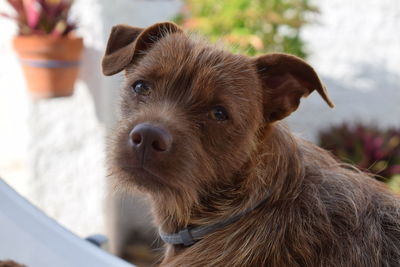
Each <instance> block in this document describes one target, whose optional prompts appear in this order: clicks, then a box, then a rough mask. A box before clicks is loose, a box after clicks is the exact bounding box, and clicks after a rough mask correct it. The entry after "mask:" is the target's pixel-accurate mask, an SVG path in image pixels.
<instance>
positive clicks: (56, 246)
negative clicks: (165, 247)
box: [0, 178, 134, 267]
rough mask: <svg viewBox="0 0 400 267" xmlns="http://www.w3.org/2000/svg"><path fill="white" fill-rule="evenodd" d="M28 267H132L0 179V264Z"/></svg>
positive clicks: (132, 266)
mask: <svg viewBox="0 0 400 267" xmlns="http://www.w3.org/2000/svg"><path fill="white" fill-rule="evenodd" d="M7 259H10V260H14V261H16V262H18V263H21V264H24V265H26V266H29V267H55V266H57V267H103V266H104V267H134V265H132V264H129V263H127V262H126V261H123V260H122V259H119V258H117V257H115V256H113V255H111V254H109V253H107V252H106V251H104V250H102V249H100V248H99V247H97V246H95V245H93V244H92V243H90V242H88V241H86V240H84V239H81V238H79V237H78V236H76V235H74V234H73V233H71V232H69V231H68V230H67V229H65V228H63V227H62V226H61V225H59V224H58V223H57V222H55V221H54V220H53V219H51V218H49V217H47V216H46V215H45V214H44V213H43V212H41V211H40V210H39V209H37V208H36V207H35V206H33V205H32V204H31V203H29V202H28V201H27V200H26V199H24V198H23V197H22V196H21V195H19V194H18V193H17V192H15V191H14V190H13V189H12V188H11V187H10V186H8V185H7V184H6V183H5V182H4V181H3V180H2V179H1V178H0V261H2V260H7Z"/></svg>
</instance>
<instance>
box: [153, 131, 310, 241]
mask: <svg viewBox="0 0 400 267" xmlns="http://www.w3.org/2000/svg"><path fill="white" fill-rule="evenodd" d="M259 142H260V145H259V146H258V147H261V148H262V149H263V151H262V153H260V151H255V152H254V155H262V156H261V157H250V159H249V161H248V162H247V163H246V164H245V166H243V167H242V168H241V169H240V171H238V172H237V173H236V174H235V175H234V177H231V183H230V184H227V183H226V182H225V183H224V184H223V185H218V184H216V185H212V187H210V188H212V190H211V189H210V190H205V191H206V193H204V194H203V195H199V197H198V201H197V202H190V199H191V197H193V196H190V197H189V196H186V195H185V193H184V192H175V193H174V194H171V195H169V196H164V195H158V196H153V201H154V205H153V208H154V213H155V216H156V223H157V224H158V225H159V226H160V229H161V231H162V232H164V233H175V232H178V231H180V230H182V229H183V228H186V227H188V226H204V225H209V224H212V223H216V222H218V221H221V220H222V219H226V218H229V217H232V216H234V215H236V214H239V213H241V212H244V211H245V210H247V209H251V208H252V207H254V206H255V205H256V203H258V202H260V201H262V199H264V198H265V197H266V195H267V194H268V202H275V201H279V198H282V197H283V198H291V197H293V196H294V195H295V194H297V193H298V192H297V189H298V188H299V184H300V183H301V180H302V177H304V172H305V170H304V167H303V166H302V164H301V163H302V160H301V155H300V153H299V150H298V147H297V141H296V138H295V137H293V136H292V135H291V134H290V132H289V131H288V130H287V129H286V127H285V126H282V125H281V124H278V123H277V124H274V125H272V126H269V127H266V128H265V129H263V130H262V131H261V135H260V138H259ZM278 196H279V197H278Z"/></svg>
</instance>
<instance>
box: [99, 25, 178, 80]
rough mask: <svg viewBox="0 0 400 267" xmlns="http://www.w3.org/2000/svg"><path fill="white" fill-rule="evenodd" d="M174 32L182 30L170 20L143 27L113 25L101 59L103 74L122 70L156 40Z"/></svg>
mask: <svg viewBox="0 0 400 267" xmlns="http://www.w3.org/2000/svg"><path fill="white" fill-rule="evenodd" d="M174 32H182V30H181V29H180V28H179V27H178V26H177V25H176V24H174V23H171V22H163V23H157V24H154V25H152V26H150V27H148V28H145V29H142V28H136V27H131V26H128V25H123V24H120V25H116V26H114V27H113V28H112V30H111V33H110V37H109V38H108V42H107V48H106V52H105V55H104V57H103V61H102V67H103V74H104V75H107V76H109V75H113V74H116V73H118V72H120V71H122V70H123V69H124V68H125V67H126V66H127V65H129V64H130V63H132V62H133V60H135V59H138V58H139V57H140V56H141V55H143V54H144V52H145V51H146V50H148V49H149V48H150V47H151V46H152V45H153V44H154V43H156V42H157V41H158V40H160V39H161V38H162V37H164V36H165V35H167V34H170V33H174Z"/></svg>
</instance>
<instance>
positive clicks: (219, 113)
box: [209, 106, 229, 121]
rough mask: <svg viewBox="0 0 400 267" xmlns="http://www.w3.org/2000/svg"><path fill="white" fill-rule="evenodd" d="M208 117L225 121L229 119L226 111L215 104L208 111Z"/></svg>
mask: <svg viewBox="0 0 400 267" xmlns="http://www.w3.org/2000/svg"><path fill="white" fill-rule="evenodd" d="M209 115H210V118H211V119H213V120H217V121H225V120H227V119H229V117H228V112H227V111H226V109H225V108H224V107H222V106H216V107H214V108H213V109H212V110H211V111H210V114H209Z"/></svg>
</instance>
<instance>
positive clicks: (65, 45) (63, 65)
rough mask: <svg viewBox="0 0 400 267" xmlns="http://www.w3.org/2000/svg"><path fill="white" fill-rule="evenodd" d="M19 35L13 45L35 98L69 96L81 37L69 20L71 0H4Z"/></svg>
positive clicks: (81, 44)
mask: <svg viewBox="0 0 400 267" xmlns="http://www.w3.org/2000/svg"><path fill="white" fill-rule="evenodd" d="M7 1H8V3H9V4H10V5H11V6H12V7H13V8H14V10H15V15H9V14H1V15H2V16H6V17H8V18H11V19H13V20H15V21H16V23H17V24H18V35H17V36H16V37H15V38H14V41H13V44H14V48H15V50H16V52H17V53H18V55H19V58H20V61H21V64H22V67H23V70H24V73H25V77H26V80H27V85H28V89H29V90H30V92H31V94H32V96H33V97H35V98H49V97H59V96H70V95H72V93H73V88H74V83H75V80H76V78H77V76H78V72H79V63H80V58H81V52H82V48H83V41H82V38H78V37H76V36H75V35H74V34H73V31H74V29H75V24H73V23H71V22H70V21H68V15H69V11H70V8H71V5H72V3H73V1H72V0H7Z"/></svg>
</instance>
